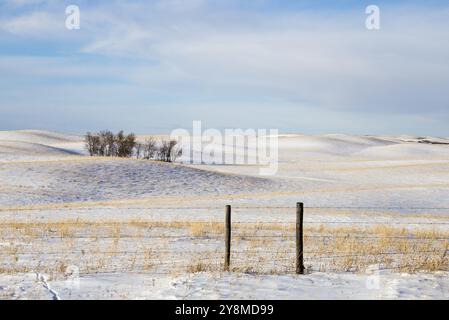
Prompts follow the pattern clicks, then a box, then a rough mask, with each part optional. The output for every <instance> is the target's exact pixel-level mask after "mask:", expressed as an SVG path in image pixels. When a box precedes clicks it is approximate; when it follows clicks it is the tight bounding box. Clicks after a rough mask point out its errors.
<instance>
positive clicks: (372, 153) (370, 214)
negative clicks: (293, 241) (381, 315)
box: [0, 131, 449, 299]
mask: <svg viewBox="0 0 449 320" xmlns="http://www.w3.org/2000/svg"><path fill="white" fill-rule="evenodd" d="M448 143H449V139H445V138H432V137H411V136H402V137H371V136H363V137H356V136H347V135H324V136H304V135H285V136H282V137H280V142H279V147H280V149H279V172H278V174H277V175H276V176H274V177H269V178H267V177H265V178H261V177H260V176H258V175H257V172H258V168H257V167H256V166H224V165H214V166H207V165H201V166H192V165H181V164H174V165H171V164H161V163H157V162H150V161H137V160H131V159H130V160H120V159H98V158H90V157H86V156H85V152H84V151H83V142H82V137H80V136H77V135H65V134H58V133H51V132H45V131H18V132H0V219H1V220H0V223H1V224H2V227H4V229H5V230H7V233H8V232H10V233H9V236H8V234H6V233H2V235H1V237H0V251H2V252H5V253H4V254H7V255H9V256H7V257H5V256H4V255H3V253H2V255H1V257H2V258H0V259H3V262H2V263H1V264H0V265H1V266H2V268H6V267H10V266H13V267H14V266H16V267H19V266H25V267H26V271H27V272H25V273H24V272H15V273H13V274H9V273H3V274H2V273H0V298H8V299H9V298H11V299H14V298H39V299H41V298H43V299H47V298H48V299H52V298H56V297H58V298H61V299H67V298H68V299H70V298H71V299H93V298H129V299H133V298H163V299H196V298H262V299H265V298H267V299H270V298H274V299H308V298H325V299H327V298H329V299H332V298H337V299H347V298H378V299H390V298H393V299H395V298H399V299H427V298H437V299H447V298H448V288H449V280H448V279H449V277H448V274H447V273H445V272H434V273H431V274H429V273H417V274H410V275H408V274H401V273H399V272H397V271H392V270H388V271H387V270H381V271H380V274H379V275H377V274H376V273H375V274H374V277H373V274H372V273H369V272H368V273H367V272H365V271H363V272H357V273H353V272H333V273H330V272H329V273H322V272H318V271H313V272H311V273H310V274H308V275H305V276H302V277H297V276H293V275H291V274H286V275H270V274H252V273H245V272H238V273H232V274H227V273H217V272H207V273H206V272H200V273H197V274H195V273H193V274H191V273H186V272H185V270H184V272H181V273H179V272H178V273H173V274H170V275H166V274H165V275H163V274H159V273H154V274H152V273H151V272H150V271H148V272H142V273H140V272H129V270H128V269H126V268H123V271H117V270H120V268H121V267H123V266H124V265H127V266H128V265H129V264H130V262H129V261H125V258H126V256H124V257H125V258H124V257H123V256H120V257H113V260H111V261H113V263H114V267H117V268H116V271H114V272H110V273H98V272H94V271H92V268H91V269H89V268H88V266H87V267H86V268H87V269H83V270H81V274H80V277H79V278H78V277H77V278H76V279H75V280H76V281H73V280H74V279H71V278H70V279H58V278H53V277H52V276H51V275H50V274H45V272H42V274H41V275H40V276H36V272H41V270H40V269H38V267H41V266H42V265H44V266H45V265H46V264H50V263H54V264H58V263H60V262H61V261H66V260H67V261H69V262H70V263H72V264H76V263H77V261H79V262H80V261H81V260H82V259H85V256H84V249H86V250H87V249H92V250H94V249H95V250H100V251H101V250H106V249H107V250H110V248H115V249H114V250H120V251H123V250H124V251H128V250H129V251H130V252H131V251H133V250H134V249H136V248H137V249H139V247H140V246H142V248H143V247H145V248H150V247H151V248H153V247H164V248H168V249H170V250H171V251H173V252H174V253H175V256H176V255H178V258H179V259H188V258H189V257H188V256H186V257H183V256H182V252H183V250H184V251H185V250H193V249H195V250H196V249H198V248H200V249H214V250H218V251H219V252H220V254H221V252H222V248H221V246H222V241H221V238H220V241H217V242H214V240H213V239H209V240H208V241H207V242H206V243H205V242H204V241H203V242H201V241H198V242H197V241H194V239H193V238H191V237H187V238H186V237H182V236H180V237H179V238H176V239H173V241H171V240H170V241H165V242H167V243H165V242H163V241H161V242H155V240H154V239H149V240H148V239H146V240H145V239H144V240H145V241H144V240H141V241H142V242H141V243H140V242H132V241H128V240H126V239H121V238H120V237H119V238H120V240H119V241H120V243H119V244H114V241H113V240H111V241H109V240H107V241H106V240H104V241H103V242H102V241H101V240H99V239H98V238H97V239H96V238H95V237H93V238H92V239H88V238H87V237H90V236H91V235H92V232H94V231H92V230H90V229H89V230H88V229H86V230H85V231H83V230H82V229H76V228H78V226H77V227H76V228H75V227H73V226H72V225H70V228H72V227H73V228H74V230H75V229H76V230H75V231H73V230H68V231H67V230H59V229H58V228H62V227H61V226H53V225H52V226H49V227H48V230H47V229H45V230H47V231H46V232H48V233H45V235H44V236H40V235H38V236H39V237H40V238H36V239H35V238H33V237H35V236H36V230H35V228H38V227H36V226H34V225H33V224H36V225H38V224H51V223H58V222H61V223H67V221H68V220H69V221H70V223H71V224H76V223H78V222H79V221H88V222H89V223H91V224H92V223H104V224H105V225H107V224H108V223H119V224H121V223H123V224H126V223H129V222H130V221H140V220H145V221H156V222H158V223H160V222H161V221H166V222H173V221H175V222H179V221H191V220H195V221H204V222H206V221H220V222H221V221H222V216H223V210H222V208H223V206H224V205H225V204H232V205H233V206H234V207H249V208H248V209H247V210H246V209H244V208H243V209H235V210H234V214H235V215H234V221H236V222H239V221H240V222H252V221H258V222H270V221H271V222H279V221H281V222H284V223H290V222H291V223H293V221H294V209H293V207H294V205H295V203H296V202H297V201H303V202H304V203H305V205H306V206H308V207H323V208H307V209H306V216H305V220H306V222H307V221H312V220H313V221H318V222H320V223H321V224H322V225H323V226H324V227H325V228H326V227H327V226H328V225H327V224H329V226H345V223H351V224H354V223H360V225H363V223H366V222H369V223H375V224H378V225H379V226H388V225H393V224H398V223H399V224H400V223H406V224H408V227H410V223H412V225H411V227H412V228H415V229H420V230H421V229H422V230H426V231H429V232H434V231H436V230H438V231H442V232H443V231H444V232H446V231H449V228H448V224H447V223H448V222H449V209H448V208H449V145H448ZM254 206H266V207H276V206H282V207H291V208H292V209H288V208H283V209H274V208H273V209H270V208H264V209H251V207H254ZM329 207H364V208H360V209H350V208H343V209H338V208H329ZM411 207H415V208H422V209H408V208H411ZM179 208H184V209H181V210H180V209H179ZM200 208H204V209H200ZM376 208H377V209H376ZM17 223H19V224H20V223H22V224H27V228H28V229H26V231H27V234H24V235H22V234H21V233H18V234H16V233H14V231H13V230H19V229H20V228H21V227H17V225H15V224H17ZM70 223H68V224H70ZM335 223H339V224H337V225H336V224H335ZM7 225H8V228H11V229H6V226H7ZM30 226H31V227H30ZM33 228H34V229H33ZM39 228H40V227H39ZM42 228H44V227H42ZM65 228H68V227H67V226H66V227H65ZM111 228H112V227H111ZM53 229H54V230H53ZM9 230H12V231H9ZM80 230H81V231H80ZM164 230H165V229H164ZM103 231H104V230H101V232H103ZM156 231H157V230H156ZM177 231H179V232H185V230H184V229H180V230H177ZM59 232H60V233H61V234H62V235H63V237H68V238H67V239H66V240H67V242H61V243H59V242H57V241H56V240H55V239H51V237H49V235H51V234H52V233H56V234H59ZM95 232H97V231H95ZM104 232H105V233H108V232H112V233H114V231H110V230H107V231H104ZM121 232H122V236H123V232H124V231H123V230H121ZM126 232H128V230H125V233H126ZM170 232H171V231H170ZM173 232H174V231H173ZM188 232H193V233H195V230H193V229H192V230H190V231H188ZM119 233H120V230H119ZM73 234H75V235H76V236H82V237H84V238H83V239H81V240H79V241H78V242H77V241H75V240H73V239H71V238H70V236H68V235H72V236H73ZM165 234H166V233H165ZM172 234H174V233H172ZM101 235H103V234H101ZM95 236H96V237H98V234H96V235H95ZM139 239H140V238H139ZM108 241H109V242H108ZM117 241H118V240H117ZM139 241H140V240H139ZM267 245H271V244H265V246H267ZM94 246H95V247H94ZM102 246H104V247H102ZM114 246H115V247H114ZM61 247H65V248H66V249H65V250H66V252H64V253H61V255H59V256H58V255H55V254H59V253H58V252H59V251H58V252H53V253H51V251H52V250H53V251H54V250H61ZM83 248H84V249H83ZM126 259H127V258H126ZM170 259H172V257H170ZM190 259H193V260H194V259H195V258H191V257H190ZM128 260H129V259H128ZM107 261H109V260H107ZM125 262H126V263H125ZM193 262H194V261H193ZM98 263H100V262H98ZM101 263H104V262H101ZM168 263H170V261H168ZM288 263H289V262H288ZM80 264H81V262H80ZM137 269H138V268H137ZM43 270H45V269H43ZM86 270H87V271H86ZM89 270H91V271H89ZM159 271H160V270H159ZM78 281H79V282H78Z"/></svg>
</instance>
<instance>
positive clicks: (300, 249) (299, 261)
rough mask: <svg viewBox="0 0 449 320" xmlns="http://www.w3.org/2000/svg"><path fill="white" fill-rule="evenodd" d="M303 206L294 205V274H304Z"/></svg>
mask: <svg viewBox="0 0 449 320" xmlns="http://www.w3.org/2000/svg"><path fill="white" fill-rule="evenodd" d="M303 215H304V204H303V203H302V202H298V203H297V204H296V274H304V243H303V236H304V232H303Z"/></svg>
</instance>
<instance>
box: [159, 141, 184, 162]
mask: <svg viewBox="0 0 449 320" xmlns="http://www.w3.org/2000/svg"><path fill="white" fill-rule="evenodd" d="M181 155H182V149H181V148H180V147H178V142H177V141H176V140H162V141H161V145H160V147H159V150H158V151H157V160H159V161H164V162H174V161H176V159H177V158H179V157H180V156H181Z"/></svg>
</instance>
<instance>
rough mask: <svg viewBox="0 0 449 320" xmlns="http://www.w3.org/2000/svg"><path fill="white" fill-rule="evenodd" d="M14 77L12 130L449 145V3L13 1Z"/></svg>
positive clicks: (3, 111) (1, 64)
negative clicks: (372, 138) (198, 126)
mask: <svg viewBox="0 0 449 320" xmlns="http://www.w3.org/2000/svg"><path fill="white" fill-rule="evenodd" d="M70 4H75V5H78V6H79V8H80V11H81V28H80V30H68V29H66V28H65V19H66V14H65V10H66V6H67V5H70ZM370 4H375V5H378V6H379V7H380V10H381V11H380V14H381V15H380V18H381V21H380V23H381V25H380V26H381V29H380V30H378V31H369V30H367V29H366V28H365V20H366V18H367V15H366V13H365V8H366V6H368V5H370ZM0 75H1V76H0V130H12V129H49V130H59V131H68V132H84V131H87V130H100V129H105V128H109V129H114V130H117V129H125V130H133V131H135V132H137V133H160V132H169V131H170V130H171V129H174V128H190V127H191V123H192V120H202V121H203V126H204V127H209V128H211V127H214V128H219V129H223V128H235V127H240V128H278V129H279V130H280V131H281V132H301V133H313V134H315V133H335V132H337V133H356V134H417V135H439V136H449V3H448V2H447V1H377V0H372V1H352V0H346V1H343V0H342V1H323V0H318V1H317V0H314V1H312V0H310V1H302V0H285V1H282V0H278V1H275V0H165V1H163V0H160V1H143V0H134V1H132V0H128V1H125V0H112V1H111V0H99V1H87V0H70V1H64V0H60V1H58V0H2V1H1V2H0Z"/></svg>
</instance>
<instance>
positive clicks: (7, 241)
mask: <svg viewBox="0 0 449 320" xmlns="http://www.w3.org/2000/svg"><path fill="white" fill-rule="evenodd" d="M93 209H96V210H98V208H89V207H87V208H86V207H85V208H81V207H80V208H66V209H63V210H93ZM102 209H103V210H108V209H109V208H107V207H105V208H102ZM111 209H114V210H117V209H116V208H111ZM121 209H123V210H206V211H211V210H213V212H217V213H218V212H220V211H222V210H223V207H217V206H191V207H130V208H121ZM307 209H310V210H313V209H319V210H326V209H332V210H407V211H420V210H439V211H449V208H444V207H414V208H413V207H368V206H365V207H356V206H348V207H343V206H304V205H303V204H302V203H298V204H297V206H296V208H295V207H288V206H233V207H232V218H234V217H236V219H231V206H226V208H225V219H224V220H221V221H220V220H217V219H215V218H214V219H213V220H189V221H182V222H179V223H180V225H179V226H176V228H177V230H179V231H181V233H176V232H174V231H173V228H174V227H173V226H171V224H172V223H173V222H170V221H167V222H166V224H164V223H159V224H157V225H156V226H155V225H154V222H152V221H143V222H140V223H141V225H140V226H139V227H141V229H142V230H141V232H140V233H139V234H136V233H135V232H134V231H135V230H130V227H129V226H127V223H126V222H123V221H122V222H119V223H118V226H115V227H117V228H119V231H118V232H116V233H114V234H101V233H100V234H82V233H79V231H76V230H75V231H70V230H69V231H66V233H65V234H64V232H62V231H61V230H58V225H57V223H55V225H53V226H52V227H53V229H52V227H50V228H48V229H45V230H44V229H42V230H39V222H36V223H35V224H34V225H32V226H31V227H27V226H26V225H27V223H23V225H21V223H20V222H15V223H14V224H12V225H8V224H0V230H1V229H3V228H6V229H8V230H9V232H8V233H4V232H2V233H1V234H0V261H1V263H0V273H8V272H14V271H17V270H19V271H20V270H22V271H25V272H26V271H30V270H39V269H40V268H42V269H44V270H56V271H59V272H64V269H67V266H69V265H82V272H84V273H115V272H149V273H152V274H161V275H172V274H176V273H183V272H199V271H216V272H220V271H223V270H225V271H243V272H261V273H264V272H268V273H296V274H303V273H306V272H308V271H311V270H320V271H332V268H331V266H332V265H339V264H338V262H336V261H339V260H342V261H344V262H343V263H342V264H343V265H344V268H345V270H347V271H351V270H356V269H355V268H353V267H354V265H357V264H361V263H362V260H364V261H366V263H365V262H363V264H368V263H382V262H385V261H387V260H388V261H389V260H391V259H392V258H391V257H395V258H396V260H398V262H397V264H396V265H395V264H394V263H389V264H388V266H387V267H385V268H386V269H397V270H403V269H411V270H420V269H423V270H426V268H427V267H426V266H427V265H429V264H431V265H432V267H431V269H432V271H437V270H438V271H449V261H448V254H447V253H448V250H449V233H447V232H446V233H444V232H443V233H435V232H433V233H432V232H430V233H428V234H425V233H422V234H420V233H419V232H418V233H415V234H407V232H401V234H400V235H391V234H381V235H373V234H370V233H364V232H358V231H352V230H349V231H345V232H342V231H341V230H336V231H335V230H329V229H327V230H324V229H323V228H322V226H323V225H334V226H336V228H339V227H342V226H349V227H353V226H354V227H356V228H358V227H360V226H373V227H376V226H382V225H384V226H385V225H386V226H388V227H411V228H416V227H417V226H420V225H426V226H440V227H441V226H443V227H445V226H447V225H449V222H448V221H437V222H435V221H431V222H430V221H417V222H414V221H391V220H379V221H371V220H370V221H362V220H360V219H357V220H355V221H349V220H340V221H328V220H324V219H313V218H308V217H305V214H304V213H305V212H306V210H307ZM28 210H30V211H34V210H42V209H28ZM55 210H56V209H55ZM259 210H286V211H288V212H291V215H289V217H288V219H274V220H273V219H270V220H269V221H266V220H261V219H263V218H264V216H263V214H261V213H260V211H259ZM11 211H14V210H11ZM20 211H21V210H20ZM222 212H223V211H222ZM235 212H237V214H236V213H235ZM239 212H245V213H248V212H252V213H254V214H256V215H257V217H258V219H257V220H254V221H253V220H251V221H245V220H242V219H241V218H240V217H239ZM290 217H291V218H290ZM233 220H235V221H233ZM79 223H80V224H82V225H84V226H89V224H92V225H95V226H97V225H101V224H102V223H101V222H90V223H89V222H79ZM133 223H134V224H136V223H139V222H133ZM42 224H43V225H45V222H43V223H42ZM131 224H132V223H131ZM104 225H105V226H104V227H105V228H106V227H107V223H105V224H104ZM201 225H203V226H202V229H201V228H199V230H198V231H197V232H196V231H191V232H190V233H184V230H186V229H188V228H191V229H193V228H194V227H195V226H201ZM308 227H310V228H312V229H313V230H312V231H310V230H308ZM11 228H15V230H14V231H15V234H16V235H14V236H13V235H11V233H13V232H11ZM25 228H31V230H30V229H28V230H25ZM24 230H25V232H24ZM39 231H40V232H39ZM128 231H129V232H128ZM83 232H84V231H83ZM58 233H60V234H58ZM87 233H89V232H87ZM58 241H59V242H58ZM161 241H162V242H166V243H165V245H161ZM373 241H376V243H377V242H378V243H380V242H388V241H389V242H388V243H394V242H397V243H398V246H392V247H394V248H395V249H396V250H392V249H391V248H389V247H388V246H386V245H385V246H384V247H382V246H379V248H376V250H374V249H373V245H372V242H373ZM69 242H74V243H76V244H75V245H73V246H72V247H70V246H68V247H67V246H65V244H67V243H69ZM335 243H339V246H340V247H344V246H346V245H348V244H349V245H348V247H344V250H339V247H338V246H336V245H334V244H335ZM364 243H366V244H364ZM93 244H98V245H97V246H94V245H93ZM309 244H310V245H309ZM58 245H59V246H58ZM401 245H403V246H404V248H401V247H400V246H401ZM406 245H407V247H405V246H406ZM53 246H55V247H56V248H55V249H53V248H52V247H53ZM406 257H413V259H411V258H406ZM435 259H437V260H438V261H436V260H435ZM83 261H86V262H83ZM326 261H327V263H326ZM410 261H412V262H413V263H412V264H411V263H410ZM263 264H266V265H268V266H269V267H268V269H265V270H266V271H263V270H262V271H260V268H261V266H262V265H263ZM314 266H315V267H314ZM258 268H259V271H258ZM274 269H276V271H273V270H274Z"/></svg>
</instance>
